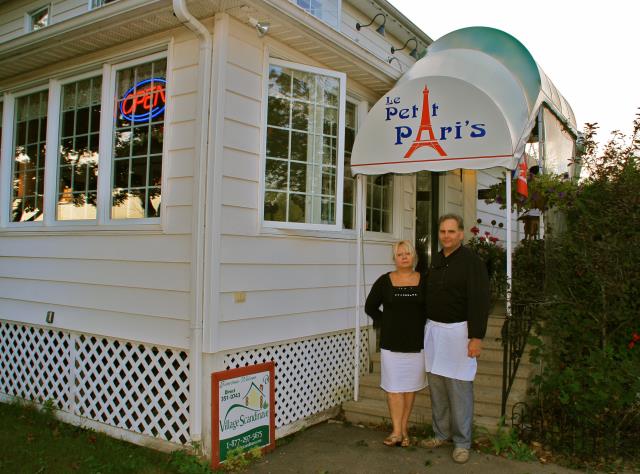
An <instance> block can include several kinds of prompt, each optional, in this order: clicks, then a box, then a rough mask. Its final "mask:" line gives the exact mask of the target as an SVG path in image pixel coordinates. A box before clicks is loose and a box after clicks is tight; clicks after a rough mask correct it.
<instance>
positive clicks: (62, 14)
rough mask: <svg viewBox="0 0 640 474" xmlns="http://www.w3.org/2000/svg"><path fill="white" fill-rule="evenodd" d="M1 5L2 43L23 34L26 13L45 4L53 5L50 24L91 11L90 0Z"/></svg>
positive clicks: (43, 1)
mask: <svg viewBox="0 0 640 474" xmlns="http://www.w3.org/2000/svg"><path fill="white" fill-rule="evenodd" d="M3 3H4V5H1V6H0V43H3V42H5V41H9V40H12V39H14V38H17V37H18V36H21V35H23V34H25V33H27V31H26V30H25V15H27V14H28V13H30V12H33V11H34V10H37V9H39V8H41V7H44V6H45V5H51V11H50V15H51V16H50V18H49V22H50V24H54V23H60V22H62V21H65V20H68V19H70V18H73V17H75V16H78V15H82V14H83V13H86V12H88V11H89V1H88V0H53V1H46V0H36V1H32V2H19V1H8V2H3Z"/></svg>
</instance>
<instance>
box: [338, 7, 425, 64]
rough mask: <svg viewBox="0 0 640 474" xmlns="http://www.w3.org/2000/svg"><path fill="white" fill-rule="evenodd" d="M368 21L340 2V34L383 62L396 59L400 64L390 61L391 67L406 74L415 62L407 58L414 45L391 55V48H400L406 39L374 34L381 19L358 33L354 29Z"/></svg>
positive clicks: (352, 8) (368, 19)
mask: <svg viewBox="0 0 640 474" xmlns="http://www.w3.org/2000/svg"><path fill="white" fill-rule="evenodd" d="M370 21H371V18H369V17H368V16H366V15H365V14H364V13H362V12H361V11H359V10H357V9H356V8H354V7H353V6H352V5H350V4H348V3H347V2H346V1H343V2H342V24H341V25H340V32H341V33H342V34H344V35H346V36H347V37H349V38H351V39H352V40H353V41H354V42H355V43H357V44H359V45H360V46H362V47H363V48H364V49H366V50H368V51H370V52H371V53H373V54H375V55H376V56H378V57H379V58H380V59H382V60H383V61H388V60H389V58H391V57H396V58H398V60H399V61H400V63H401V64H398V61H392V63H391V65H392V66H393V67H396V68H398V70H399V71H400V72H406V71H407V69H409V68H410V67H411V65H412V64H413V63H414V62H415V59H413V58H412V57H411V56H409V52H411V48H413V46H414V45H415V44H414V42H413V41H411V42H410V43H409V47H407V48H405V49H404V50H402V51H397V52H395V54H393V55H392V54H391V46H394V47H395V48H400V47H401V46H402V45H403V44H404V42H405V41H406V38H405V39H403V40H400V39H398V38H396V37H395V36H393V35H391V34H390V33H389V31H388V30H387V31H386V32H385V36H382V35H380V34H378V33H377V32H376V28H377V27H378V25H380V23H381V22H382V19H381V17H378V18H377V19H376V22H375V24H373V25H371V26H369V27H367V28H361V29H360V31H358V30H357V29H356V23H360V24H361V25H366V24H367V23H369V22H370ZM390 21H392V20H391V18H387V22H390ZM421 51H422V47H420V48H418V52H419V53H420V52H421Z"/></svg>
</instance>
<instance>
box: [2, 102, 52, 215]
mask: <svg viewBox="0 0 640 474" xmlns="http://www.w3.org/2000/svg"><path fill="white" fill-rule="evenodd" d="M47 101H48V92H47V91H41V92H35V93H33V94H30V95H27V96H24V97H19V98H17V99H16V103H15V104H16V105H15V107H16V109H15V115H14V122H13V125H14V127H13V129H14V131H15V133H14V136H13V147H12V149H13V150H14V155H13V159H12V162H11V176H12V181H13V182H12V190H11V221H12V222H27V221H40V220H42V218H43V212H44V208H43V207H42V203H43V196H42V194H43V190H44V165H45V156H44V153H45V146H46V127H47Z"/></svg>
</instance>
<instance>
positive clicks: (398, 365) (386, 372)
mask: <svg viewBox="0 0 640 474" xmlns="http://www.w3.org/2000/svg"><path fill="white" fill-rule="evenodd" d="M393 260H394V262H395V265H396V269H395V271H393V272H389V273H385V274H384V275H382V276H380V278H378V279H377V280H376V282H375V283H374V284H373V287H372V288H371V292H370V293H369V296H368V297H367V302H366V303H365V312H366V313H367V314H368V315H369V316H371V318H372V319H373V324H374V326H376V327H380V360H381V366H382V377H381V379H382V380H381V383H380V386H381V387H382V389H383V390H384V391H386V392H387V403H388V404H389V413H390V415H391V421H392V423H393V431H392V433H391V434H390V435H389V436H387V437H386V438H385V440H384V441H383V442H384V444H386V445H387V446H397V445H400V446H403V447H405V446H409V445H410V444H411V441H410V439H409V432H408V428H407V425H408V422H409V416H410V415H411V409H412V408H413V402H414V400H415V396H416V392H418V391H419V390H422V389H423V388H424V387H426V386H427V383H426V374H425V368H424V355H423V350H422V349H423V344H424V325H425V322H426V320H427V317H426V312H425V295H426V291H425V286H426V285H425V282H424V281H423V279H424V278H421V277H420V274H419V273H418V272H416V271H415V270H414V266H415V263H416V262H415V260H416V252H415V250H414V248H413V245H411V242H409V241H407V240H403V241H400V242H397V243H395V244H394V245H393ZM380 305H382V307H383V309H382V311H381V310H380Z"/></svg>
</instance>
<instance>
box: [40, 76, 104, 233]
mask: <svg viewBox="0 0 640 474" xmlns="http://www.w3.org/2000/svg"><path fill="white" fill-rule="evenodd" d="M97 76H102V91H101V97H100V100H101V101H103V100H104V99H105V89H106V85H105V77H104V71H103V70H102V69H94V70H92V71H89V72H85V73H84V74H79V75H76V76H71V77H67V78H65V79H63V80H55V79H52V80H51V81H50V84H51V85H50V88H49V100H50V104H52V103H55V114H56V116H55V120H54V121H49V120H48V121H47V126H48V127H49V129H50V130H47V145H49V144H50V145H49V146H48V147H47V150H48V149H49V147H51V148H52V149H53V150H55V157H54V158H53V159H54V165H53V168H54V169H53V170H49V168H47V169H46V171H45V172H46V173H47V174H49V173H50V174H51V177H49V176H47V178H48V180H45V193H46V192H47V189H48V188H47V187H46V186H47V183H48V182H49V181H50V182H51V188H50V189H51V197H50V198H49V199H45V222H46V223H47V225H51V226H53V225H55V226H95V225H98V224H102V223H103V222H102V221H101V220H100V206H101V202H100V181H99V180H100V176H101V175H102V156H103V155H102V149H103V145H104V144H103V135H102V134H103V131H104V128H103V125H104V121H105V120H104V116H105V115H108V116H109V117H110V116H111V115H110V114H108V113H107V114H105V110H104V103H103V102H101V103H100V108H101V110H100V130H99V133H100V147H99V150H98V153H99V156H100V158H99V161H98V191H97V192H98V196H97V201H96V218H95V219H68V220H59V219H58V218H57V216H56V214H57V209H56V207H57V205H58V193H57V188H58V172H59V164H60V163H59V156H58V150H59V148H60V108H61V107H62V87H63V86H65V85H66V84H71V83H73V82H77V81H82V80H84V79H89V78H91V77H97ZM49 110H50V111H51V109H49ZM49 132H51V135H49ZM47 165H48V162H47Z"/></svg>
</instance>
